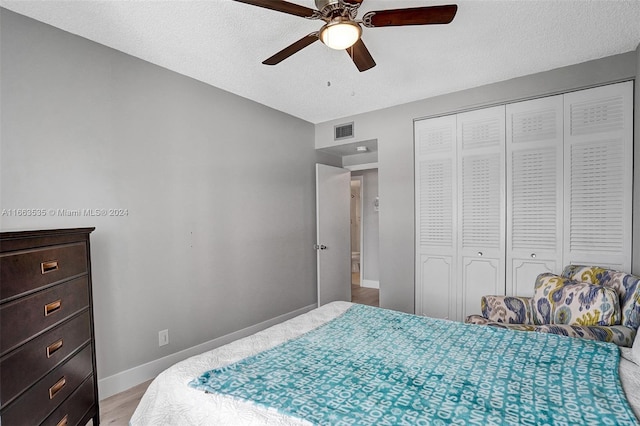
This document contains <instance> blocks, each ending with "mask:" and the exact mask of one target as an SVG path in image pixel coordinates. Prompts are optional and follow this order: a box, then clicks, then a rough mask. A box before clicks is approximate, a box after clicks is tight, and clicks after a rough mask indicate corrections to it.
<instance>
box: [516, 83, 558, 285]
mask: <svg viewBox="0 0 640 426" xmlns="http://www.w3.org/2000/svg"><path fill="white" fill-rule="evenodd" d="M506 114H507V120H506V121H507V123H506V124H507V144H506V152H507V241H506V242H507V249H506V252H507V263H506V264H507V271H506V273H507V294H509V295H517V296H532V295H533V287H534V283H535V279H536V277H537V276H538V274H541V273H543V272H552V273H560V272H561V271H560V268H561V265H559V263H560V262H559V261H558V260H559V259H560V258H561V253H562V238H560V237H559V236H560V235H562V219H563V217H562V206H563V197H562V193H563V185H562V179H563V173H562V168H563V157H562V156H563V134H562V132H563V127H562V116H563V96H562V95H559V96H551V97H547V98H541V99H535V100H531V101H526V102H518V103H514V104H510V105H507V109H506Z"/></svg>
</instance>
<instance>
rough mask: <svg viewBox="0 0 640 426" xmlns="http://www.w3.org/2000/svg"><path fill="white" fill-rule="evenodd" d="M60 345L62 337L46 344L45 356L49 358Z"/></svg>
mask: <svg viewBox="0 0 640 426" xmlns="http://www.w3.org/2000/svg"><path fill="white" fill-rule="evenodd" d="M61 347H62V339H60V340H58V341H57V342H54V343H52V344H50V345H49V346H47V358H51V355H53V354H54V353H55V352H56V351H57V350H58V349H60V348H61Z"/></svg>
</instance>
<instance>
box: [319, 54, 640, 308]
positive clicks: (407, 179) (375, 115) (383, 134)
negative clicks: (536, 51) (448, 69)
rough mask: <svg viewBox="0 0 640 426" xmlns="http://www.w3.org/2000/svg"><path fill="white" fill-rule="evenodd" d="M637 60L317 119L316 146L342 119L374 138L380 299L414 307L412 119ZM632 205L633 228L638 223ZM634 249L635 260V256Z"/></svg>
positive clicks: (607, 75)
mask: <svg viewBox="0 0 640 426" xmlns="http://www.w3.org/2000/svg"><path fill="white" fill-rule="evenodd" d="M637 62H638V54H637V52H628V53H625V54H620V55H615V56H611V57H607V58H603V59H598V60H595V61H590V62H586V63H582V64H577V65H572V66H568V67H564V68H559V69H555V70H551V71H546V72H542V73H538V74H533V75H529V76H525V77H520V78H515V79H512V80H507V81H503V82H499V83H495V84H491V85H486V86H481V87H477V88H474V89H469V90H464V91H461V92H456V93H451V94H447V95H443V96H438V97H434V98H430V99H424V100H421V101H417V102H412V103H408V104H404V105H400V106H396V107H392V108H387V109H383V110H378V111H374V112H370V113H366V114H360V115H356V116H352V117H343V118H340V119H339V120H335V121H329V122H325V123H321V124H317V125H316V127H315V135H316V137H315V143H316V148H324V147H327V146H331V145H332V144H333V143H334V142H333V126H334V125H336V124H339V123H344V122H348V121H353V122H354V128H355V129H356V134H355V139H356V141H365V140H370V139H377V140H378V164H379V168H378V170H379V191H380V218H379V220H380V259H381V262H380V305H381V306H382V307H386V308H391V309H397V310H401V311H405V312H414V269H415V265H414V228H415V222H414V182H413V178H414V173H413V121H414V119H417V118H424V117H429V116H435V115H442V114H447V113H451V112H455V111H462V110H466V109H473V108H479V107H483V106H488V105H494V104H499V103H505V102H510V101H517V100H523V99H528V98H532V97H539V96H543V95H550V94H556V93H562V92H566V91H571V90H576V89H581V88H586V87H589V86H593V85H599V84H604V83H609V82H616V81H620V80H627V79H630V78H634V77H635V75H636V68H637ZM637 102H638V101H637V99H636V105H638V104H637ZM636 120H637V117H636ZM636 123H637V121H636ZM637 127H638V126H636V131H637ZM636 140H637V139H636ZM352 142H353V141H352ZM638 150H640V143H639V142H636V153H637V151H638ZM636 158H637V157H636ZM636 177H637V174H636ZM639 194H640V185H636V187H635V195H636V197H635V198H636V207H637V206H638V204H637V202H638V201H637V200H638V196H639ZM638 210H639V209H638V208H636V210H635V227H636V229H637V228H638V226H640V214H639V213H638ZM636 247H638V241H637V239H636ZM637 253H638V251H636V254H635V256H634V258H635V259H636V264H638V262H640V261H638V260H637V258H638V254H637Z"/></svg>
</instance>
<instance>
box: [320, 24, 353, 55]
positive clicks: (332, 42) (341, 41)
mask: <svg viewBox="0 0 640 426" xmlns="http://www.w3.org/2000/svg"><path fill="white" fill-rule="evenodd" d="M361 34H362V28H361V27H360V25H358V24H357V23H356V22H353V21H352V20H350V19H348V18H344V17H342V16H339V17H337V18H334V19H333V20H332V21H331V22H329V23H328V24H326V25H325V26H323V27H322V28H321V29H320V40H322V42H323V43H324V44H326V45H327V46H329V47H330V48H332V49H336V50H344V49H347V48H349V47H351V46H353V45H354V44H355V42H356V41H358V39H359V38H360V35H361Z"/></svg>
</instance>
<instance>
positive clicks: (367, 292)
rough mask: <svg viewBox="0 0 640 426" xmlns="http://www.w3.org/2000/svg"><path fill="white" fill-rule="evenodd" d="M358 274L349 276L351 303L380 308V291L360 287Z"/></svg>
mask: <svg viewBox="0 0 640 426" xmlns="http://www.w3.org/2000/svg"><path fill="white" fill-rule="evenodd" d="M359 284H360V273H358V272H353V273H352V274H351V301H352V302H353V303H360V304H362V305H369V306H380V290H378V289H377V288H367V287H360V285H359Z"/></svg>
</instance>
